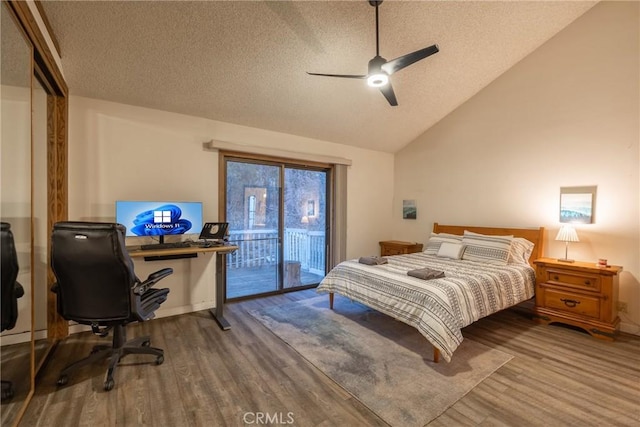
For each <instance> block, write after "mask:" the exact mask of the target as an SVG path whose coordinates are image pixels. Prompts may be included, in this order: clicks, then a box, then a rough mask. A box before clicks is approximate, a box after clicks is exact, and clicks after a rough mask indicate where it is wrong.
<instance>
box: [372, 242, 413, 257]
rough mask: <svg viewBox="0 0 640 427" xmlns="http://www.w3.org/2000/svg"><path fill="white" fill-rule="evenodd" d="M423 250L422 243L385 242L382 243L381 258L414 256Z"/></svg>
mask: <svg viewBox="0 0 640 427" xmlns="http://www.w3.org/2000/svg"><path fill="white" fill-rule="evenodd" d="M421 250H422V243H416V242H401V241H399V240H384V241H382V242H380V256H390V255H402V254H412V253H414V252H420V251H421Z"/></svg>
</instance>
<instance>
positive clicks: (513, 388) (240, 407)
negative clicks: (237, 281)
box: [20, 290, 640, 427]
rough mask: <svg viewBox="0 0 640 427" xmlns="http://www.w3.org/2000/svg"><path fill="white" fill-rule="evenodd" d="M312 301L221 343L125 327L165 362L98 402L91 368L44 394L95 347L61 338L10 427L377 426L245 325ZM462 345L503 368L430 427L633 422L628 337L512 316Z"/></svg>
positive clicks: (202, 326)
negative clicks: (498, 359)
mask: <svg viewBox="0 0 640 427" xmlns="http://www.w3.org/2000/svg"><path fill="white" fill-rule="evenodd" d="M315 295H316V293H315V291H314V290H306V291H300V292H293V293H288V294H284V295H278V296H274V297H268V298H262V299H256V300H249V301H243V302H237V303H232V304H228V305H227V306H226V312H225V317H227V319H228V320H229V321H230V322H231V325H232V328H231V330H229V331H222V330H221V329H220V328H219V327H218V326H217V324H216V323H215V321H214V320H213V319H212V318H211V316H210V314H209V312H208V311H201V312H197V313H190V314H185V315H180V316H174V317H170V318H163V319H156V320H152V321H149V322H146V323H144V324H136V325H131V326H130V327H129V336H130V337H134V336H138V335H142V334H150V335H151V337H152V338H151V339H152V345H153V346H157V347H162V348H164V349H165V362H164V363H163V364H162V365H159V366H156V365H154V364H153V363H147V361H149V362H150V361H152V360H153V358H152V357H148V356H147V357H146V358H145V357H143V356H127V358H126V359H124V360H123V363H124V365H121V366H120V367H119V368H118V370H117V371H116V376H115V379H116V386H115V388H114V389H113V390H112V391H110V392H105V391H103V389H102V382H103V381H104V368H103V366H102V365H98V366H89V367H86V368H83V369H82V370H80V371H78V372H76V373H74V374H72V375H71V376H70V379H69V384H67V385H66V386H64V387H61V388H58V387H56V385H55V382H56V379H57V376H58V372H59V371H60V369H61V368H62V367H63V366H64V365H66V364H67V363H68V362H69V361H73V360H76V359H78V358H81V357H84V355H86V354H88V352H89V351H90V349H91V347H92V346H93V345H95V344H96V343H98V342H102V341H104V339H100V338H97V337H94V336H93V335H91V334H76V335H73V336H71V337H69V338H67V339H66V340H65V341H63V342H62V343H61V344H60V345H59V346H58V348H57V349H56V351H55V353H54V354H53V356H52V358H51V360H50V362H49V363H48V365H47V366H45V368H44V369H43V372H41V375H40V378H39V379H38V387H37V390H36V394H35V396H34V397H33V400H32V403H31V405H30V406H29V408H28V409H27V412H26V413H25V416H24V418H23V420H22V423H21V424H20V425H21V426H79V425H91V426H100V425H103V426H115V425H119V426H138V425H148V426H172V427H173V426H243V425H266V424H268V425H280V424H281V425H295V426H327V427H328V426H384V425H386V423H384V422H383V421H382V420H380V419H379V418H378V417H377V416H376V415H375V414H374V413H372V412H371V411H369V410H368V409H367V408H366V407H365V406H364V405H362V404H361V403H360V402H358V401H357V400H356V399H354V398H353V397H352V396H351V395H349V394H348V393H347V392H345V391H344V390H343V389H342V388H340V387H339V386H338V385H336V384H335V383H334V382H333V381H331V380H330V379H329V378H327V377H326V376H325V375H324V374H323V373H322V372H320V371H319V370H317V369H316V368H315V367H313V366H312V365H310V364H309V363H308V362H307V361H306V360H305V359H304V358H302V357H301V356H299V355H298V354H297V353H296V352H295V351H294V350H292V349H291V348H290V347H289V346H288V345H287V344H285V343H284V342H283V341H281V340H280V339H278V338H277V337H275V336H274V335H272V334H271V333H270V332H269V331H268V330H266V329H265V328H264V327H263V326H262V325H260V324H259V323H258V322H257V321H255V320H254V319H253V317H252V316H251V315H249V314H248V311H250V310H254V309H256V308H259V307H263V306H269V305H274V304H283V303H287V302H289V301H294V300H299V299H304V298H309V297H313V296H315ZM390 321H392V320H391V319H390ZM463 334H464V336H465V337H467V338H471V339H473V340H476V341H478V342H482V343H484V344H486V345H488V346H490V347H492V348H496V349H499V350H501V351H504V352H506V353H509V354H511V355H513V356H514V358H513V359H512V360H511V361H509V362H508V363H507V364H505V365H504V366H503V367H501V368H500V369H499V370H498V371H496V372H495V373H494V374H493V375H491V376H490V377H489V378H487V379H486V380H485V381H483V382H482V383H481V384H479V385H478V386H477V387H475V388H474V389H473V390H472V391H471V392H469V393H468V394H467V395H466V396H465V397H463V398H462V399H461V400H459V401H458V402H457V403H456V404H455V405H453V406H452V407H450V408H449V409H448V410H447V411H446V412H444V413H443V414H442V415H441V416H440V417H439V418H437V419H436V420H434V421H433V422H432V423H431V424H430V425H431V426H478V425H501V426H527V425H530V426H562V425H576V426H616V425H617V426H627V425H628V426H631V425H638V423H639V422H640V406H639V405H640V337H635V336H628V335H621V336H620V337H619V338H618V340H617V341H615V342H613V343H610V342H603V341H599V340H596V339H594V338H592V337H590V336H588V335H587V334H585V333H582V332H578V331H575V330H572V329H567V328H564V327H559V326H544V325H537V324H534V323H533V322H532V321H531V320H530V319H528V318H527V317H526V316H524V315H523V314H522V313H521V312H518V311H516V310H506V311H503V312H501V313H498V314H496V315H493V316H490V317H488V318H485V319H482V320H480V321H478V322H476V323H474V324H473V325H471V326H469V327H467V328H465V330H464V331H463ZM454 357H455V354H454ZM443 363H446V362H443ZM266 421H270V422H268V423H267V422H266Z"/></svg>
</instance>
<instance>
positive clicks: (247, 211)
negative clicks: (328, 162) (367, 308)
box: [222, 157, 329, 300]
mask: <svg viewBox="0 0 640 427" xmlns="http://www.w3.org/2000/svg"><path fill="white" fill-rule="evenodd" d="M222 163H223V168H224V185H225V190H224V195H225V200H224V204H225V221H227V222H229V230H230V231H229V232H230V236H229V240H230V242H231V243H232V244H234V245H237V246H238V248H239V249H238V250H237V251H236V252H234V253H233V254H231V255H228V257H227V269H226V273H227V293H226V297H227V299H228V300H229V299H235V298H242V297H249V296H254V295H260V294H271V293H277V292H283V291H287V290H291V289H296V288H302V287H308V286H313V285H316V284H318V283H319V282H320V280H321V279H322V278H323V277H324V275H325V273H326V260H327V238H326V235H327V232H326V231H327V227H326V224H327V215H326V213H327V212H328V209H327V208H328V207H327V182H328V180H327V176H328V173H329V169H328V168H309V167H308V166H302V165H295V164H290V163H283V162H276V161H271V160H269V161H267V160H257V159H248V158H239V157H224V160H223V162H222Z"/></svg>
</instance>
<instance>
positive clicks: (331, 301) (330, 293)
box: [329, 292, 333, 310]
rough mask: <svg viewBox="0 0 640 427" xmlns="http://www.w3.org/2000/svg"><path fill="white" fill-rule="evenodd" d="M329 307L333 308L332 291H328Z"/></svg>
mask: <svg viewBox="0 0 640 427" xmlns="http://www.w3.org/2000/svg"><path fill="white" fill-rule="evenodd" d="M329 309H331V310H333V292H329Z"/></svg>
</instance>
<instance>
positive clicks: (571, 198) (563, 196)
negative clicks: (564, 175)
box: [560, 185, 597, 224]
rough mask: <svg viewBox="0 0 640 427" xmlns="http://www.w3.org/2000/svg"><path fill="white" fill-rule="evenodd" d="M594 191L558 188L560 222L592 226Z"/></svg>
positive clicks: (591, 187)
mask: <svg viewBox="0 0 640 427" xmlns="http://www.w3.org/2000/svg"><path fill="white" fill-rule="evenodd" d="M596 189H597V187H596V186H595V185H594V186H587V187H560V222H569V223H578V224H592V223H593V222H594V213H595V205H596Z"/></svg>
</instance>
